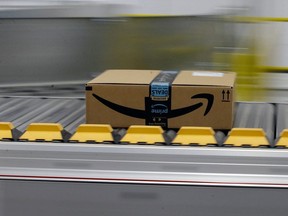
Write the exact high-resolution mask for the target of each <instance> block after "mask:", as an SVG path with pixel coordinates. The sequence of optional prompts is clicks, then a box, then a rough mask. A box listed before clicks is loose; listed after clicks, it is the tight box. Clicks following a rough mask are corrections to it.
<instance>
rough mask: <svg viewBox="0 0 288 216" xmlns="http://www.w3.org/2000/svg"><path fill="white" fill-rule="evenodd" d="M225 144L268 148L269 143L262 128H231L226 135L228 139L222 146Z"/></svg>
mask: <svg viewBox="0 0 288 216" xmlns="http://www.w3.org/2000/svg"><path fill="white" fill-rule="evenodd" d="M226 144H231V145H232V146H243V145H250V146H252V147H259V146H263V145H267V146H269V141H268V140H267V138H266V134H265V132H264V131H263V129H262V128H233V129H232V130H231V131H230V133H229V135H228V139H227V140H226V141H225V142H224V145H226Z"/></svg>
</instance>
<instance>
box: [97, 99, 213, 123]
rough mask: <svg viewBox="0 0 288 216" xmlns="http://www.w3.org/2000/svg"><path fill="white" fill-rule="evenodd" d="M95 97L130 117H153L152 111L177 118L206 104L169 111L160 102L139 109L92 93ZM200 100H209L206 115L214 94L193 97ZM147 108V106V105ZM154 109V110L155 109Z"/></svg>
mask: <svg viewBox="0 0 288 216" xmlns="http://www.w3.org/2000/svg"><path fill="white" fill-rule="evenodd" d="M92 95H93V97H94V98H95V99H96V100H98V101H99V102H101V103H102V104H104V105H105V106H107V107H109V108H110V109H112V110H114V111H116V112H119V113H121V114H123V115H127V116H130V117H134V118H140V119H147V118H149V117H151V116H150V115H151V111H152V112H153V114H154V115H155V114H160V115H165V117H166V118H175V117H178V116H182V115H185V114H187V113H190V112H193V111H195V110H197V109H199V108H201V107H202V106H204V104H203V103H202V102H198V103H195V104H192V105H191V106H187V107H183V108H179V109H174V110H170V111H168V109H167V108H166V107H163V105H160V104H156V105H154V106H153V107H152V106H151V108H152V109H151V110H149V111H148V110H139V109H134V108H130V107H125V106H122V105H119V104H116V103H113V102H111V101H108V100H106V99H104V98H102V97H100V96H98V95H96V94H92ZM196 99H197V100H199V99H205V100H207V105H206V108H205V111H204V114H203V115H204V116H206V115H207V114H208V113H209V112H210V110H211V108H212V105H213V102H214V96H213V95H212V94H208V93H201V94H196V95H194V96H192V97H191V100H192V103H193V102H194V101H195V100H196ZM146 109H147V106H146ZM153 110H154V111H153Z"/></svg>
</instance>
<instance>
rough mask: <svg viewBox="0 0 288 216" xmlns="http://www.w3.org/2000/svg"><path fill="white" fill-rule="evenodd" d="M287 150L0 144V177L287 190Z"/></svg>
mask: <svg viewBox="0 0 288 216" xmlns="http://www.w3.org/2000/svg"><path fill="white" fill-rule="evenodd" d="M287 158H288V151H287V150H283V149H281V150H279V149H270V150H269V149H241V148H201V147H200V148H199V147H182V146H181V147H175V146H162V147H161V146H150V147H149V146H137V145H136V146H127V145H108V144H107V145H102V144H79V143H78V144H60V143H57V144H55V143H17V142H13V143H11V142H1V143H0V164H1V166H0V173H1V174H0V178H2V179H27V180H50V181H80V182H114V183H125V182H126V183H154V184H168V185H171V184H176V185H214V186H215V185H218V186H245V187H277V188H287V187H288V175H287V170H288V163H287V161H288V160H287Z"/></svg>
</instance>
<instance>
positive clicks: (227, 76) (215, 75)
mask: <svg viewBox="0 0 288 216" xmlns="http://www.w3.org/2000/svg"><path fill="white" fill-rule="evenodd" d="M235 78H236V73H234V72H222V71H200V70H199V71H181V72H180V73H179V74H178V76H177V77H176V79H175V80H174V82H173V85H200V86H231V87H232V86H233V85H234V82H235Z"/></svg>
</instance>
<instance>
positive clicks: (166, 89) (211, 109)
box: [86, 70, 235, 129]
mask: <svg viewBox="0 0 288 216" xmlns="http://www.w3.org/2000/svg"><path fill="white" fill-rule="evenodd" d="M234 83H235V73H233V72H229V73H224V72H218V71H159V70H107V71H105V72H104V73H102V74H101V75H99V76H98V77H96V78H95V79H93V80H92V81H90V82H89V83H87V85H86V121H87V123H88V124H110V125H111V126H112V127H129V126H130V125H160V126H163V127H164V128H180V127H182V126H206V127H213V128H214V129H231V127H232V123H233V107H234V94H235V93H234Z"/></svg>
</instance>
